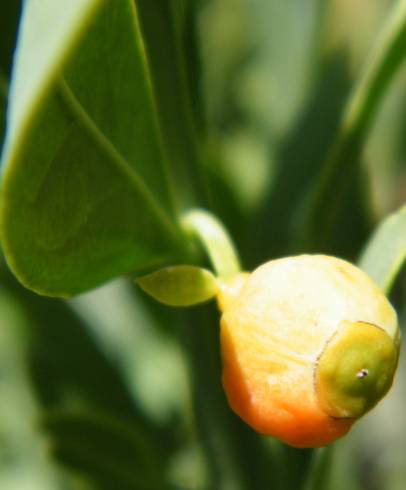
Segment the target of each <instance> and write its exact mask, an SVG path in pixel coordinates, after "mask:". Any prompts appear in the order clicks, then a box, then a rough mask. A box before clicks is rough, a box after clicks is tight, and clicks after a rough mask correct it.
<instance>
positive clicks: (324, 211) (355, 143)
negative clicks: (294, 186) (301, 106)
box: [305, 0, 406, 242]
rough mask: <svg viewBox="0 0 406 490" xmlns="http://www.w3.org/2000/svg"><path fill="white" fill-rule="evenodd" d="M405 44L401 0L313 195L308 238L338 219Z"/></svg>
mask: <svg viewBox="0 0 406 490" xmlns="http://www.w3.org/2000/svg"><path fill="white" fill-rule="evenodd" d="M405 44H406V0H400V1H399V2H398V4H397V5H396V7H395V9H394V11H393V13H392V15H391V16H390V19H389V21H388V23H387V25H386V27H385V29H384V31H383V33H382V35H381V37H380V39H379V40H378V43H377V45H376V47H375V49H374V50H373V51H372V56H371V57H370V58H369V61H368V62H367V64H366V66H365V69H364V71H363V74H362V75H361V77H360V79H359V81H358V83H357V85H356V86H355V88H354V90H353V93H352V95H351V96H350V98H349V101H348V103H347V107H346V109H345V111H344V116H343V119H342V121H341V125H340V128H339V132H338V135H337V139H336V142H335V144H334V145H333V148H332V151H331V153H330V155H329V157H328V158H327V161H326V165H325V166H324V169H323V171H322V174H321V178H320V179H319V181H318V185H317V186H316V188H315V189H314V193H313V195H312V196H311V200H310V203H309V210H308V213H307V217H306V220H305V235H306V236H305V241H306V242H307V241H309V240H311V237H312V236H313V235H314V234H315V233H316V230H317V234H320V233H325V230H326V228H328V226H329V223H331V222H332V221H333V220H334V216H333V214H334V213H335V212H336V211H337V207H338V206H334V204H333V203H332V202H333V201H336V203H337V204H338V200H337V195H338V194H339V193H340V191H342V188H343V187H345V185H346V183H347V181H348V179H349V178H351V175H352V173H351V171H350V170H351V166H352V165H353V164H354V162H355V161H356V159H357V158H358V157H359V155H360V153H361V149H362V147H363V144H364V143H365V140H366V137H367V135H368V131H369V128H370V127H371V124H372V122H373V120H374V118H375V115H376V113H377V110H378V108H379V104H380V103H381V102H382V99H383V96H384V95H385V93H386V89H387V87H388V85H389V83H390V82H391V81H392V79H393V77H394V75H395V73H396V72H397V70H398V69H399V67H400V66H401V64H402V61H403V59H404V58H405V53H406V51H405V49H404V46H405ZM338 187H339V189H338ZM332 196H335V198H334V199H332ZM326 203H329V204H326ZM332 204H333V205H332Z"/></svg>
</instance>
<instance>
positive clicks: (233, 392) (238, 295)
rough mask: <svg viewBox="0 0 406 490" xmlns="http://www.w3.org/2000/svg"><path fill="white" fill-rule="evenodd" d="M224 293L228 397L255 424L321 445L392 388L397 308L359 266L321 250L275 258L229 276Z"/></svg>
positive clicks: (296, 441)
mask: <svg viewBox="0 0 406 490" xmlns="http://www.w3.org/2000/svg"><path fill="white" fill-rule="evenodd" d="M218 299H219V306H220V309H221V310H222V313H223V314H222V319H221V346H222V357H223V385H224V388H225V391H226V395H227V398H228V401H229V403H230V405H231V407H232V408H233V410H234V411H235V412H236V413H237V414H238V415H239V416H240V417H241V418H242V419H243V420H245V421H246V422H247V423H248V424H249V425H250V426H251V427H253V428H254V429H256V430H257V431H258V432H260V433H262V434H266V435H272V436H274V437H277V438H279V439H281V440H282V441H284V442H286V443H287V444H290V445H292V446H296V447H321V446H325V445H326V444H328V443H330V442H332V441H334V440H335V439H337V438H338V437H341V436H343V435H344V434H345V433H346V432H347V431H348V430H349V429H350V427H351V425H352V424H353V422H354V421H355V420H356V419H357V418H359V417H360V416H361V415H363V414H364V413H365V412H366V411H368V410H370V409H371V408H372V407H373V406H374V405H375V404H376V403H377V402H378V401H379V400H380V399H381V398H382V397H383V396H384V395H385V393H386V392H387V391H388V389H389V388H390V386H391V384H392V381H393V376H394V373H395V370H396V366H397V361H398V353H399V341H400V335H399V329H398V324H397V317H396V313H395V311H394V309H393V308H392V306H391V305H390V303H389V302H388V300H387V299H386V297H385V296H384V294H383V293H382V292H381V291H380V290H379V288H378V287H377V286H376V285H375V284H374V283H373V282H372V280H371V279H370V278H369V277H368V276H367V275H366V274H365V273H364V272H362V271H361V270H360V269H358V268H357V267H355V266H354V265H352V264H350V263H348V262H345V261H343V260H340V259H337V258H334V257H328V256H323V255H314V256H310V255H302V256H298V257H289V258H284V259H278V260H273V261H270V262H268V263H266V264H264V265H262V266H260V267H259V268H258V269H256V270H255V271H254V272H252V273H251V274H247V273H244V274H241V275H238V276H236V277H235V278H234V279H233V280H232V281H231V282H228V283H226V282H224V283H223V284H222V285H221V291H220V293H219V298H218Z"/></svg>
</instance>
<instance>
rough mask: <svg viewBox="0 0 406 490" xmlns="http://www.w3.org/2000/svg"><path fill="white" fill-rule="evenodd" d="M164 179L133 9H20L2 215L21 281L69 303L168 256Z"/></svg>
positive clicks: (7, 248) (79, 0) (170, 234)
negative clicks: (91, 290) (20, 21)
mask: <svg viewBox="0 0 406 490" xmlns="http://www.w3.org/2000/svg"><path fill="white" fill-rule="evenodd" d="M167 177H168V176H167V169H166V165H165V161H164V158H163V155H162V151H161V146H160V136H159V131H158V127H157V122H156V114H155V105H154V101H153V97H152V93H151V88H150V79H149V72H148V67H147V66H146V58H145V52H144V50H143V41H142V38H141V35H140V30H139V24H138V18H137V12H136V10H135V7H134V3H133V2H132V1H131V0H106V1H103V2H102V1H100V0H75V1H71V0H69V1H64V2H63V3H62V4H61V2H57V3H56V2H54V1H52V0H41V1H39V0H32V1H30V2H26V4H25V9H24V12H23V19H22V26H21V32H20V38H19V43H18V47H17V54H16V59H15V68H14V74H13V84H12V87H11V96H10V109H9V127H8V132H7V139H6V144H5V152H4V170H3V188H2V206H1V211H0V219H1V235H2V241H3V248H4V252H5V256H6V259H7V261H8V263H9V265H10V266H11V268H12V270H13V272H14V273H15V274H16V276H17V277H18V278H19V280H20V281H21V282H22V283H23V284H24V285H25V286H27V287H29V288H31V289H33V290H35V291H36V292H39V293H43V294H48V295H55V296H69V295H72V294H75V293H79V292H81V291H84V290H86V289H89V288H92V287H95V286H97V285H99V284H100V283H102V282H104V281H106V280H108V279H110V278H112V277H115V276H118V275H122V274H125V273H128V272H132V271H138V270H140V269H145V268H147V267H150V266H153V265H155V264H158V263H162V262H164V261H165V260H167V259H168V257H169V256H173V255H174V254H175V250H176V249H177V248H178V247H179V239H180V232H179V229H178V227H177V226H176V224H175V220H174V210H173V206H172V202H171V197H170V192H169V184H168V180H167Z"/></svg>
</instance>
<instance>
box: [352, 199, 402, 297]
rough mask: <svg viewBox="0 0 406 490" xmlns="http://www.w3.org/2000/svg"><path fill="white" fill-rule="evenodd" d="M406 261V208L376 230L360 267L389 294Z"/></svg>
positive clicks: (384, 221) (388, 218)
mask: <svg viewBox="0 0 406 490" xmlns="http://www.w3.org/2000/svg"><path fill="white" fill-rule="evenodd" d="M405 259H406V206H403V207H402V208H401V209H400V210H399V211H397V212H396V213H393V214H391V215H389V216H388V217H387V218H386V219H384V220H383V221H382V223H381V224H380V225H379V226H378V227H377V228H376V230H375V232H374V234H373V235H372V237H371V239H370V241H369V243H368V244H367V246H366V248H365V250H364V251H363V253H362V255H361V258H360V260H359V265H360V267H361V268H362V269H363V270H364V271H365V272H367V273H368V274H369V275H370V276H371V277H372V279H374V280H375V281H376V282H377V284H379V286H380V287H381V288H382V289H383V290H384V291H385V292H388V291H389V290H390V288H391V286H392V284H393V282H394V280H395V279H396V276H397V274H398V273H399V271H400V269H401V267H402V265H403V263H404V261H405Z"/></svg>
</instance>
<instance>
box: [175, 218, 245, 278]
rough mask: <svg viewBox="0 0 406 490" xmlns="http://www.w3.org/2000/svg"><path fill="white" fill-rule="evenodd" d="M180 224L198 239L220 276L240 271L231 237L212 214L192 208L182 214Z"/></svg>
mask: <svg viewBox="0 0 406 490" xmlns="http://www.w3.org/2000/svg"><path fill="white" fill-rule="evenodd" d="M181 225H182V226H183V228H184V229H185V231H186V232H187V233H188V234H190V235H191V236H196V237H197V238H198V239H199V241H200V243H201V244H202V246H203V248H204V249H205V251H206V253H207V255H208V257H209V258H210V261H211V263H212V265H213V268H214V270H215V271H216V273H217V275H218V276H219V277H220V278H222V279H228V278H230V277H232V276H235V275H236V274H238V273H239V272H241V266H240V261H239V259H238V255H237V252H236V249H235V247H234V245H233V243H232V241H231V238H230V236H229V234H228V233H227V231H226V230H225V228H224V226H223V225H222V223H220V221H219V220H218V219H217V218H215V217H214V216H213V215H212V214H210V213H209V212H208V211H204V210H200V209H192V210H191V211H188V212H187V213H186V214H184V215H183V217H182V219H181Z"/></svg>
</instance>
